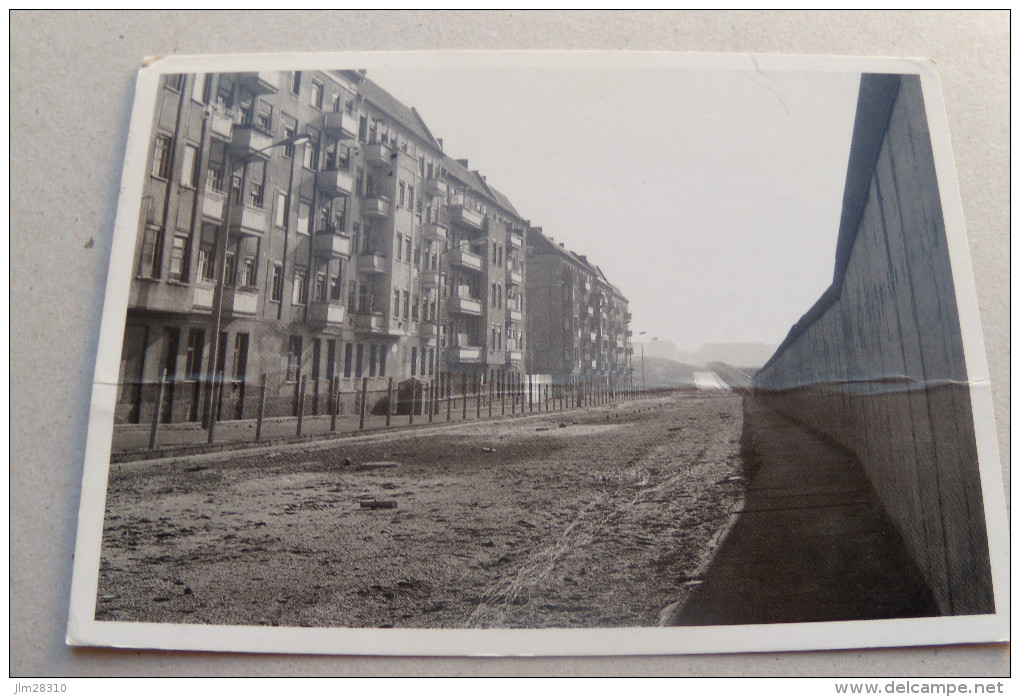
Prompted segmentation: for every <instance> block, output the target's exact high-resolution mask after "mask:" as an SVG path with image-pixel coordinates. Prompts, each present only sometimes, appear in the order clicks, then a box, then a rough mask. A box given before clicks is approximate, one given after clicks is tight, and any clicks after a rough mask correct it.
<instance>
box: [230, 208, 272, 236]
mask: <svg viewBox="0 0 1020 697" xmlns="http://www.w3.org/2000/svg"><path fill="white" fill-rule="evenodd" d="M231 218H232V220H231V222H230V231H231V232H232V233H234V234H238V235H262V234H264V233H265V232H266V230H267V229H268V227H267V216H266V209H265V208H259V207H258V206H254V205H252V204H250V203H245V204H242V205H240V206H236V207H235V208H234V213H233V215H232V216H231Z"/></svg>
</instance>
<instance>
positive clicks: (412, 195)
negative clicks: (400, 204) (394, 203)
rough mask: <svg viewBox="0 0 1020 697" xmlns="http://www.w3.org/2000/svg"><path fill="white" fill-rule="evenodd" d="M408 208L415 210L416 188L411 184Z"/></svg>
mask: <svg viewBox="0 0 1020 697" xmlns="http://www.w3.org/2000/svg"><path fill="white" fill-rule="evenodd" d="M407 207H408V209H410V210H414V187H413V186H411V185H410V184H408V185H407Z"/></svg>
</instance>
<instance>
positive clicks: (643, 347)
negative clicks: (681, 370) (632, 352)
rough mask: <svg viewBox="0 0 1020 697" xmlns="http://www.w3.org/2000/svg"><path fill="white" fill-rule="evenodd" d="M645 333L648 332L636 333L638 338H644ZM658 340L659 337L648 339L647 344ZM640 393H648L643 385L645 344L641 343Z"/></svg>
mask: <svg viewBox="0 0 1020 697" xmlns="http://www.w3.org/2000/svg"><path fill="white" fill-rule="evenodd" d="M647 333H648V332H638V336H644V335H645V334H647ZM658 340H659V337H657V336H653V337H652V338H651V339H649V341H648V343H652V342H653V341H658ZM641 391H642V392H647V391H648V386H647V385H646V384H645V342H643V341H642V342H641Z"/></svg>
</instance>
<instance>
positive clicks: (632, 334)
mask: <svg viewBox="0 0 1020 697" xmlns="http://www.w3.org/2000/svg"><path fill="white" fill-rule="evenodd" d="M623 335H624V336H627V337H631V336H634V332H633V331H632V330H630V329H628V330H626V331H625V332H623Z"/></svg>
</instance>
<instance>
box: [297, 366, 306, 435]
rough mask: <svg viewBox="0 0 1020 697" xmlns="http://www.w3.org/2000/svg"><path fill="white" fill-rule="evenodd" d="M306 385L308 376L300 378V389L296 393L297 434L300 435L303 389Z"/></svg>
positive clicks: (302, 417) (303, 402)
mask: <svg viewBox="0 0 1020 697" xmlns="http://www.w3.org/2000/svg"><path fill="white" fill-rule="evenodd" d="M307 385H308V376H307V375H302V376H301V389H300V390H299V391H298V403H297V404H298V407H297V434H298V435H299V436H300V435H301V422H302V421H303V420H304V418H305V388H306V387H307Z"/></svg>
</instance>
